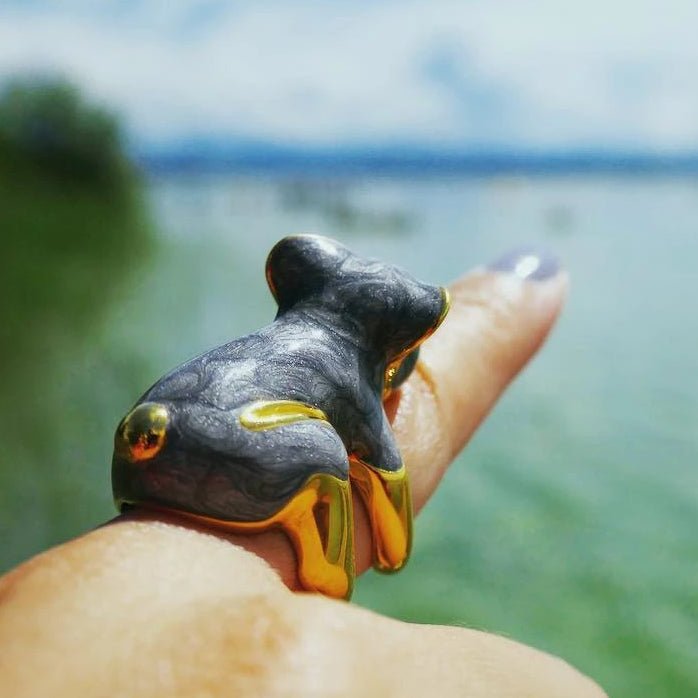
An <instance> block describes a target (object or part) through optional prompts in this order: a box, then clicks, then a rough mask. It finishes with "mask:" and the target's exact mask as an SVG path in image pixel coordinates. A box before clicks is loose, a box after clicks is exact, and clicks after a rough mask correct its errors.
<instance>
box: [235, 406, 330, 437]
mask: <svg viewBox="0 0 698 698" xmlns="http://www.w3.org/2000/svg"><path fill="white" fill-rule="evenodd" d="M304 419H318V420H320V421H321V422H327V423H328V424H329V422H328V420H327V415H326V414H325V413H324V412H323V411H322V410H321V409H318V408H317V407H313V406H312V405H307V404H305V403H304V402H297V401H295V400H260V401H258V402H253V403H252V404H251V405H249V406H248V407H247V408H246V409H245V411H244V412H243V413H242V414H241V415H240V424H242V426H243V427H245V428H246V429H250V430H252V431H262V430H263V429H274V428H276V427H280V426H283V425H284V424H292V423H293V422H300V421H302V420H304Z"/></svg>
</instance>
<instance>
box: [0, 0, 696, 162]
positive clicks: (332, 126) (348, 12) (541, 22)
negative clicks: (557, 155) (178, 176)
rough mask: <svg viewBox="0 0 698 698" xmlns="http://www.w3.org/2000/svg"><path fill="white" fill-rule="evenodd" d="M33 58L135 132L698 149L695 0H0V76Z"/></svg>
mask: <svg viewBox="0 0 698 698" xmlns="http://www.w3.org/2000/svg"><path fill="white" fill-rule="evenodd" d="M27 72H34V73H35V72H39V73H45V72H50V73H58V74H61V75H65V76H67V77H68V78H69V79H71V80H72V81H74V82H75V83H76V84H77V85H79V86H80V87H81V88H83V89H84V91H85V92H86V94H88V95H89V96H90V97H91V98H92V99H94V100H97V101H98V102H100V103H103V104H106V105H107V106H109V108H111V109H112V110H114V111H116V112H117V113H118V114H119V115H120V116H121V117H122V118H123V120H124V124H125V126H126V131H127V134H128V136H129V139H130V141H131V143H133V144H135V146H136V147H160V146H164V147H169V146H171V145H173V144H176V143H178V142H182V141H186V140H192V139H194V140H196V139H208V140H210V141H226V140H227V141H233V140H235V139H251V140H259V141H268V142H272V143H277V144H285V145H291V146H310V147H314V148H316V147H319V148H323V147H336V146H362V147H363V146H366V145H368V146H373V145H403V144H408V145H411V146H416V147H425V148H456V149H468V148H470V149H472V148H485V149H486V148H490V147H495V148H519V149H555V150H564V149H580V148H595V149H636V150H643V151H652V152H655V151H659V152H676V151H686V150H692V151H696V150H698V2H696V0H664V2H659V1H657V0H633V1H632V2H629V1H626V0H584V1H583V2H580V1H578V0H563V1H561V0H541V1H538V2H534V1H532V0H531V1H529V0H507V1H504V0H469V1H468V0H461V1H458V2H455V1H451V0H443V1H440V2H439V1H437V0H431V1H429V0H414V1H410V0H401V1H400V2H392V1H382V2H381V1H374V2H367V1H365V0H353V2H345V1H344V0H339V1H337V2H318V1H311V0H298V1H295V2H292V1H291V0H286V1H284V2H273V1H272V2H261V1H260V2H244V3H243V2H235V1H231V0H228V1H225V2H220V1H218V0H214V1H204V2H201V1H199V2H194V1H193V0H182V1H180V2H176V0H125V1H124V0H122V1H121V2H115V1H113V0H108V1H106V2H96V1H94V0H92V1H88V0H64V1H63V2H61V3H53V2H40V1H32V0H26V1H24V2H16V1H12V0H9V1H8V0H5V1H4V2H3V3H2V5H0V80H3V79H6V78H8V77H9V76H12V75H16V74H18V73H19V74H22V73H27Z"/></svg>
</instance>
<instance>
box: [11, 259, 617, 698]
mask: <svg viewBox="0 0 698 698" xmlns="http://www.w3.org/2000/svg"><path fill="white" fill-rule="evenodd" d="M566 287H567V280H566V277H565V275H564V274H558V275H557V276H556V277H553V278H552V279H549V280H546V281H522V280H520V279H518V278H516V277H514V276H513V275H509V274H502V273H491V272H486V271H475V272H473V273H471V274H469V275H467V276H466V277H464V278H462V279H461V280H459V281H457V282H456V283H455V284H453V285H452V286H451V288H450V290H451V293H452V299H453V306H452V310H451V313H450V314H449V316H448V318H447V319H446V321H445V322H444V324H443V326H442V327H441V329H440V330H439V331H438V333H437V334H436V335H435V336H434V337H433V338H432V339H431V340H430V341H429V342H427V343H426V344H425V345H424V346H423V348H422V353H421V358H420V364H419V366H418V368H417V370H416V371H415V372H414V374H413V375H412V377H411V378H410V379H409V381H408V382H407V383H405V385H404V386H403V387H402V388H401V389H400V390H399V391H397V392H396V393H394V394H393V395H392V396H391V397H390V399H389V402H388V404H387V411H388V414H389V416H390V418H391V422H392V425H393V429H394V431H395V434H396V438H397V441H398V443H399V446H400V449H401V452H402V454H403V457H404V459H405V462H406V464H407V467H408V469H409V472H410V477H411V482H412V487H413V495H414V503H415V508H416V510H419V509H420V508H421V507H422V506H423V505H424V504H425V503H426V501H427V500H428V499H429V497H430V495H431V494H432V492H433V491H434V489H435V488H436V487H437V485H438V484H439V481H440V480H441V477H442V476H443V474H444V472H445V470H446V469H447V466H448V464H449V463H450V462H451V460H452V459H453V457H454V456H455V455H456V454H457V453H458V452H459V451H460V450H461V448H462V447H463V446H464V445H465V443H466V442H467V441H468V439H469V438H470V437H471V435H472V434H473V432H474V431H475V429H476V428H477V426H478V425H479V424H480V422H481V421H482V419H483V418H484V417H485V416H486V414H487V413H488V411H489V410H490V409H491V407H492V406H493V404H494V403H495V401H496V399H497V398H498V396H499V395H500V394H501V392H502V391H503V390H504V388H505V387H506V386H507V384H508V383H509V382H510V381H511V379H512V378H513V377H514V376H515V375H516V374H517V373H518V371H519V370H520V369H521V368H522V367H523V366H524V365H525V363H526V362H527V361H528V359H529V358H530V357H531V356H532V355H533V354H534V353H535V352H536V350H537V349H538V347H539V346H540V345H541V343H542V342H543V340H544V339H545V337H546V335H547V333H548V331H549V329H550V327H551V326H552V324H553V322H554V320H555V318H556V316H557V314H558V312H559V310H560V308H561V305H562V302H563V299H564V295H565V291H566ZM355 513H356V547H357V567H358V571H362V570H365V569H367V568H368V566H369V564H370V549H369V530H368V526H367V523H366V518H365V515H364V514H363V509H362V507H361V505H360V503H359V502H358V501H355ZM416 545H419V527H418V526H417V538H416ZM294 570H295V559H294V557H293V552H292V550H291V548H290V546H289V544H288V542H287V540H286V539H285V537H284V536H283V535H282V534H281V533H276V532H268V533H264V534H261V535H258V536H251V537H239V536H233V535H230V534H226V533H224V532H221V531H216V530H213V529H209V530H204V529H201V528H198V527H196V526H194V525H192V524H191V523H190V522H187V521H186V520H184V519H178V518H177V517H175V516H172V517H166V516H163V515H158V516H157V518H156V517H155V515H153V514H147V513H146V512H138V511H136V512H133V513H131V514H129V515H128V516H121V517H118V518H117V519H115V520H114V521H113V522H111V523H110V524H109V525H105V526H103V527H102V528H99V529H97V530H95V531H92V532H90V533H87V534H86V535H84V536H82V537H81V538H78V539H76V540H73V541H70V542H68V543H66V544H64V545H62V546H59V547H57V548H54V549H53V550H49V551H48V552H45V553H43V554H42V555H39V556H38V557H36V558H34V559H32V560H30V561H28V562H26V563H25V564H23V565H21V566H20V567H18V568H16V569H15V570H13V571H12V572H10V573H9V574H7V575H6V576H5V577H3V578H2V579H0V647H1V648H2V651H1V652H0V689H2V690H1V692H2V693H3V695H12V696H15V697H17V698H21V697H23V696H37V695H52V696H79V695H90V696H102V695H104V696H107V695H109V696H113V695H121V696H149V697H152V696H172V697H176V696H202V697H203V696H236V697H244V696H268V697H271V698H273V697H275V696H314V695H322V696H354V695H356V696H390V695H396V696H398V695H399V696H401V697H407V696H424V695H438V696H451V695H453V696H468V697H472V698H485V697H489V696H498V697H499V698H508V697H512V698H513V697H514V696H516V697H519V696H521V697H523V696H535V697H536V698H546V697H547V696H565V697H566V698H575V697H579V698H592V697H599V696H603V695H605V694H604V693H603V691H602V690H601V689H600V688H599V687H598V686H597V685H596V684H594V683H593V682H592V681H591V680H589V679H587V678H586V677H584V676H582V675H581V674H580V673H578V672H577V671H576V670H575V669H573V668H572V667H570V666H569V665H568V664H566V663H564V662H563V661H561V660H559V659H556V658H554V657H552V656H550V655H547V654H544V653H542V652H539V651H537V650H535V649H532V648H530V647H526V646H524V645H521V644H518V643H516V642H514V641H512V640H508V639H505V638H501V637H497V636H494V635H490V634H487V633H483V632H478V631H474V630H470V629H467V628H451V627H440V626H428V625H411V624H407V623H402V622H399V621H396V620H392V619H388V618H385V617H382V616H380V615H377V614H375V613H372V612H369V611H367V610H365V609H362V608H359V607H357V606H354V605H351V604H347V603H344V602H341V601H334V600H330V599H327V598H323V597H320V596H316V595H309V594H301V593H295V592H294V591H293V590H294V589H295V588H296V587H297V580H296V577H295V571H294ZM385 583H386V586H388V585H389V584H390V580H389V579H386V582H385ZM386 593H389V589H387V590H386Z"/></svg>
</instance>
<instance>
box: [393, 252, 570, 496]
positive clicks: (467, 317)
mask: <svg viewBox="0 0 698 698" xmlns="http://www.w3.org/2000/svg"><path fill="white" fill-rule="evenodd" d="M566 290H567V275H566V274H565V273H563V272H561V271H560V269H559V265H558V264H557V262H556V260H555V259H554V258H553V257H551V256H550V255H548V254H545V253H543V252H539V251H531V250H517V251H515V252H513V253H511V254H509V255H505V256H504V257H502V258H500V259H499V260H497V261H496V262H495V263H494V264H493V265H491V266H490V267H489V268H486V269H480V270H476V271H474V272H472V273H470V274H468V275H467V276H465V277H463V278H461V279H459V280H458V281H456V282H455V283H454V284H453V285H452V286H451V287H450V292H451V298H452V305H451V311H450V313H449V314H448V316H447V317H446V320H445V321H444V323H443V325H442V326H441V327H440V328H439V330H438V331H437V333H436V335H435V336H434V337H433V339H431V340H429V341H428V342H426V343H425V345H424V346H423V347H422V350H421V356H420V361H419V363H418V364H417V368H416V370H415V372H414V373H413V375H412V376H411V377H410V379H409V380H408V381H407V383H406V384H405V385H404V386H403V389H402V391H401V394H400V395H399V398H398V399H399V402H398V404H396V405H392V406H390V407H392V409H393V410H394V411H395V416H394V419H393V429H394V431H395V433H396V437H397V440H398V443H399V445H400V448H401V452H402V455H403V459H404V461H405V463H406V464H407V467H408V470H409V474H410V481H411V483H412V492H413V498H414V503H415V508H416V509H417V510H419V509H420V508H421V507H422V506H423V504H424V503H425V502H426V501H427V499H428V498H429V496H430V495H431V494H432V492H433V491H434V489H435V488H436V486H437V484H438V482H439V480H440V479H441V477H442V476H443V474H444V472H445V470H446V468H447V466H448V464H449V463H450V462H451V461H452V460H453V457H454V456H455V455H456V454H457V453H458V452H459V451H460V450H461V449H462V448H463V446H464V445H465V444H466V442H467V441H468V439H469V438H470V437H471V436H472V434H473V432H474V431H475V429H476V428H477V427H478V425H479V424H480V422H482V420H483V419H484V417H485V416H486V415H487V413H488V412H489V411H490V409H491V408H492V406H493V405H494V404H495V402H496V401H497V399H498V398H499V396H500V395H501V393H502V391H503V390H504V389H505V388H506V386H507V385H508V384H509V383H510V382H511V380H512V378H514V376H516V374H517V373H518V372H519V371H520V370H521V369H522V368H523V366H524V365H525V364H526V363H527V362H528V360H529V359H530V358H531V357H532V356H533V355H534V354H535V352H536V351H537V349H538V348H539V347H540V345H541V344H542V342H543V340H544V339H545V337H546V336H547V334H548V332H549V331H550V328H551V327H552V325H553V323H554V321H555V319H556V317H557V315H558V313H559V311H560V309H561V307H562V304H563V302H564V297H565V294H566Z"/></svg>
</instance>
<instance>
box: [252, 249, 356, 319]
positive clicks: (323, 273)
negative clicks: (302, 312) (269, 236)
mask: <svg viewBox="0 0 698 698" xmlns="http://www.w3.org/2000/svg"><path fill="white" fill-rule="evenodd" d="M349 254H350V253H349V250H347V248H346V247H344V246H343V245H341V244H340V243H338V242H337V241H336V240H331V239H330V238H325V237H321V236H319V235H290V236H288V237H285V238H283V239H282V240H279V242H277V243H276V245H274V247H273V248H272V250H271V252H270V253H269V256H268V257H267V263H266V277H267V283H268V284H269V289H270V290H271V292H272V295H273V296H274V298H275V300H276V302H277V303H278V304H279V308H280V309H286V308H289V307H290V306H292V305H294V304H295V303H297V302H299V301H301V300H303V299H305V298H307V297H309V296H311V295H314V294H318V293H321V292H322V290H323V289H324V287H325V285H326V284H327V282H328V281H329V280H330V279H332V278H333V277H336V275H337V272H338V269H339V267H340V265H341V264H342V261H343V260H344V259H346V257H347V256H348V255H349Z"/></svg>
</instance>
